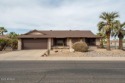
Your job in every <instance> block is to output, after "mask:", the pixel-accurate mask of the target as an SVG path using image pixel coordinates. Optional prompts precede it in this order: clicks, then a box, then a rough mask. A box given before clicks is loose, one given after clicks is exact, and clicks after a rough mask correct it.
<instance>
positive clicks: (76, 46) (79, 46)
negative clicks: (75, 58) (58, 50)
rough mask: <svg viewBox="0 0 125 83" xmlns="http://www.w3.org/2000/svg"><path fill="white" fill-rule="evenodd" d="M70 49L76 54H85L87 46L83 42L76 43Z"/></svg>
mask: <svg viewBox="0 0 125 83" xmlns="http://www.w3.org/2000/svg"><path fill="white" fill-rule="evenodd" d="M72 48H73V49H74V50H75V51H78V52H87V51H88V45H87V44H86V43H85V42H76V43H74V44H73V46H72Z"/></svg>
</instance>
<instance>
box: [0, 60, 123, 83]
mask: <svg viewBox="0 0 125 83" xmlns="http://www.w3.org/2000/svg"><path fill="white" fill-rule="evenodd" d="M0 83H125V62H122V61H120V62H119V61H117V62H115V61H112V62H111V61H105V62H104V61H103V62H101V61H0Z"/></svg>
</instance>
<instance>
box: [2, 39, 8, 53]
mask: <svg viewBox="0 0 125 83" xmlns="http://www.w3.org/2000/svg"><path fill="white" fill-rule="evenodd" d="M7 41H8V40H7V39H0V51H2V50H3V49H4V48H5V46H6V45H7Z"/></svg>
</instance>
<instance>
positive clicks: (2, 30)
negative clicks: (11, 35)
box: [0, 27, 7, 35]
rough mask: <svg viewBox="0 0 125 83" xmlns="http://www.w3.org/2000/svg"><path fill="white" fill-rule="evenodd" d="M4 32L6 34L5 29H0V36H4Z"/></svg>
mask: <svg viewBox="0 0 125 83" xmlns="http://www.w3.org/2000/svg"><path fill="white" fill-rule="evenodd" d="M4 32H7V29H5V28H4V27H0V34H1V35H4Z"/></svg>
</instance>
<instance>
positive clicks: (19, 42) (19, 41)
mask: <svg viewBox="0 0 125 83" xmlns="http://www.w3.org/2000/svg"><path fill="white" fill-rule="evenodd" d="M21 49H22V40H21V39H18V50H21Z"/></svg>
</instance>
